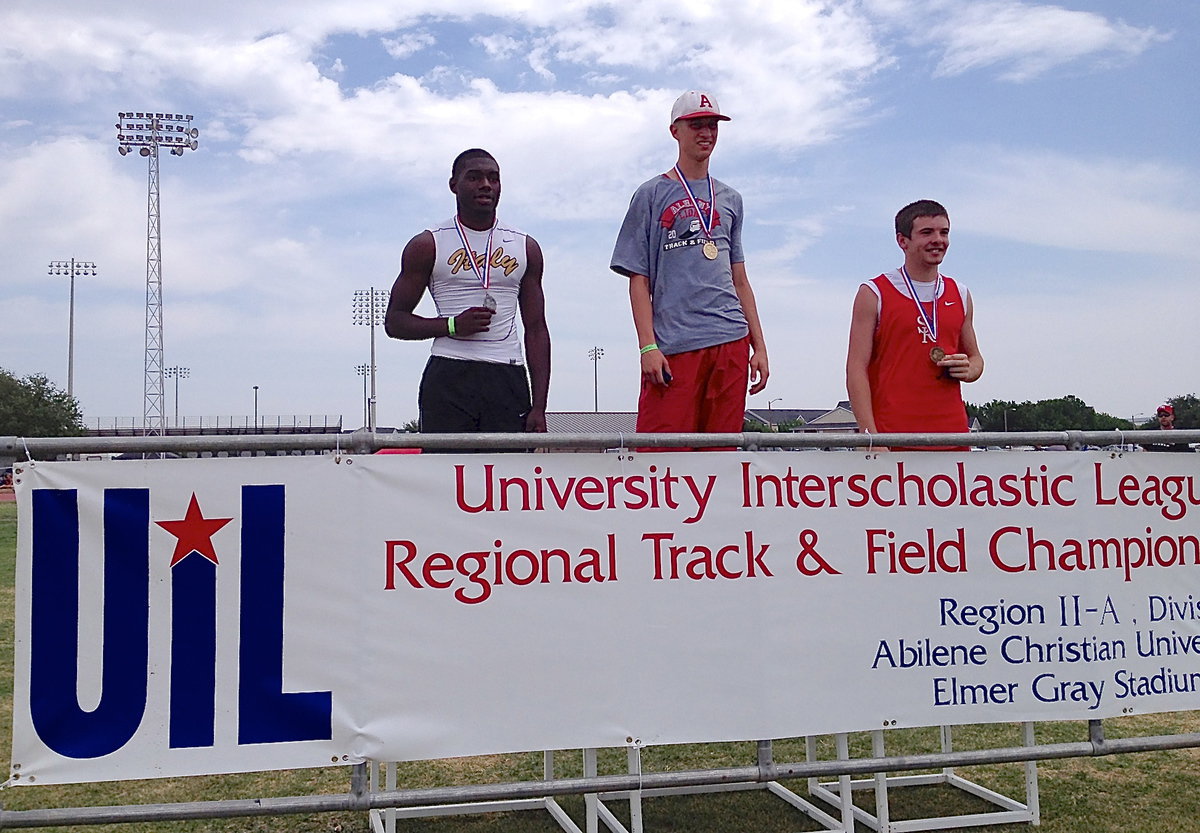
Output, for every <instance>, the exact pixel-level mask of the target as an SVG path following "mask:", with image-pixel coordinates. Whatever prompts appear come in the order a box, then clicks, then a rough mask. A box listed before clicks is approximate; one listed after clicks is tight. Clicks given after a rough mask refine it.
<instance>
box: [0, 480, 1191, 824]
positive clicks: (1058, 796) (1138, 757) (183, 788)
mask: <svg viewBox="0 0 1200 833" xmlns="http://www.w3.org/2000/svg"><path fill="white" fill-rule="evenodd" d="M15 553H16V506H15V504H12V503H0V652H2V653H0V657H2V659H0V756H2V757H3V760H5V761H7V760H8V759H9V745H10V740H11V734H12V730H11V711H12V655H13V654H12V650H13V581H14V563H15ZM1105 731H1106V733H1107V734H1108V736H1109V737H1112V738H1115V737H1132V736H1139V735H1158V734H1171V733H1175V732H1196V731H1200V712H1183V713H1175V714H1164V715H1142V716H1136V717H1129V718H1121V719H1119V720H1109V721H1106V722H1105ZM887 739H888V754H918V753H923V752H933V751H936V750H937V737H936V732H935V731H934V730H930V729H914V730H896V731H891V732H889V733H888V735H887ZM1037 739H1038V741H1039V742H1043V743H1047V742H1048V743H1057V742H1069V741H1083V740H1086V739H1087V726H1086V724H1084V723H1081V722H1074V723H1046V724H1040V725H1039V726H1038V732H1037ZM1018 743H1019V734H1018V732H1017V729H1016V727H1014V726H1012V725H1009V724H999V725H983V726H965V727H961V728H959V729H957V730H956V732H955V744H956V748H962V749H983V748H989V747H997V746H1012V745H1017V744H1018ZM869 751H870V744H869V738H868V737H867V736H866V735H855V736H853V737H852V744H851V753H852V754H853V755H855V756H865V755H867V754H869ZM820 754H821V756H822V757H824V758H830V757H833V756H834V753H833V749H832V746H831V743H830V741H829V739H827V738H823V739H822V741H821V749H820ZM774 757H775V760H776V761H777V762H780V763H787V762H796V761H801V760H803V759H804V744H803V741H802V740H800V739H789V740H782V741H777V742H776V743H775V748H774ZM754 761H755V748H754V744H752V743H722V744H706V745H703V746H668V747H655V748H650V749H647V750H645V751H644V753H643V767H644V770H645V771H646V772H665V771H676V770H681V769H708V768H719V767H729V766H747V765H752V764H753V763H754ZM624 766H625V754H624V751H623V750H611V749H610V750H602V751H601V755H600V771H601V773H603V774H618V773H622V772H624ZM541 767H542V762H541V756H540V754H522V755H493V756H486V757H478V758H462V759H452V760H443V761H424V762H418V763H406V764H401V765H400V768H399V783H400V786H401V788H415V787H432V786H447V785H464V784H480V783H502V782H505V781H510V780H517V779H520V780H535V779H539V778H540V777H541V772H542V769H541ZM1039 772H1040V793H1041V806H1042V825H1041V827H1040V828H1039V829H1040V830H1041V831H1044V833H1151V831H1154V832H1155V833H1157V831H1162V830H1169V831H1172V832H1173V833H1191V831H1200V751H1197V750H1183V751H1172V752H1145V753H1138V754H1132V755H1116V756H1110V757H1105V758H1086V759H1070V760H1061V761H1050V762H1045V763H1043V764H1041V765H1040V766H1039ZM556 774H557V775H558V776H560V777H573V776H578V775H580V774H582V761H581V760H580V755H579V753H578V752H573V753H559V754H558V755H557V756H556ZM959 774H961V775H964V776H966V777H969V778H971V779H972V780H974V781H976V782H978V783H981V784H983V785H985V786H987V787H989V788H991V789H994V790H997V791H999V792H1002V793H1004V794H1006V795H1010V796H1013V797H1018V798H1019V797H1020V796H1022V795H1023V786H1022V784H1023V781H1022V779H1023V770H1022V767H1021V766H1020V765H1017V764H1004V765H991V766H979V767H972V768H969V769H966V768H964V769H960V770H959ZM785 783H786V784H787V785H789V786H790V787H791V788H792V789H794V790H796V791H797V792H800V793H801V794H804V792H805V784H804V781H803V780H794V781H788V782H785ZM348 784H349V771H348V770H347V769H345V768H343V767H331V768H329V769H325V770H321V769H316V770H294V771H282V772H270V773H252V774H246V775H223V776H205V777H195V778H172V779H157V780H148V781H133V782H117V783H103V784H76V785H67V786H47V787H41V786H34V787H20V788H9V789H7V790H5V791H4V792H3V793H2V794H0V799H3V806H4V808H5V809H7V810H23V809H34V808H45V807H76V806H83V805H105V804H122V803H158V802H175V801H202V800H212V799H228V798H253V797H259V796H287V795H309V794H315V793H342V792H345V791H346V790H347V788H348ZM891 798H892V801H891V808H892V809H891V812H892V818H893V819H896V820H899V819H905V818H920V817H926V816H931V815H954V814H961V813H973V812H980V811H984V810H987V809H988V807H987V806H986V805H984V804H983V803H982V802H980V801H979V800H978V799H974V798H972V797H970V796H967V795H964V794H963V793H961V792H960V791H957V790H953V789H950V788H947V787H941V786H930V787H905V788H901V789H894V790H892V791H891ZM855 799H856V801H857V802H858V803H859V804H860V805H861V806H864V807H866V808H868V809H871V808H872V807H873V803H872V799H871V797H870V794H869V793H866V792H860V791H856V792H855ZM560 803H561V804H562V805H563V806H564V808H566V809H567V811H568V812H569V813H571V815H572V817H573V818H574V819H575V820H576V822H577V823H578V824H579V825H580V826H581V827H582V825H583V799H582V798H579V797H574V796H572V797H568V798H564V799H562V800H561V801H560ZM609 806H610V809H612V810H613V812H614V813H615V814H616V815H617V816H618V817H619V818H622V819H623V820H624V821H625V822H626V823H627V822H628V810H627V807H626V805H625V804H624V803H623V802H610V804H609ZM643 814H644V819H645V828H646V830H647V831H648V833H649V832H650V831H653V832H654V833H664V832H665V831H671V832H672V833H674V832H675V831H687V832H688V833H784V831H788V833H797V832H798V831H808V830H817V829H820V828H819V827H818V825H816V824H815V823H814V822H812V821H811V820H810V819H808V818H806V817H805V816H803V815H802V814H800V813H799V812H798V811H796V810H793V809H791V808H790V807H788V806H787V805H786V804H785V803H784V802H782V801H781V800H779V799H777V798H774V797H772V796H770V795H768V794H766V793H764V792H762V791H752V792H738V793H725V794H710V795H702V796H678V797H660V798H653V799H646V800H645V801H644V804H643ZM54 829H60V830H69V829H74V830H79V829H82V828H54ZM86 829H89V830H96V829H99V830H111V831H114V833H116V831H124V833H128V831H131V830H146V829H153V830H155V831H159V830H162V831H167V833H185V832H186V833H192V831H196V832H197V833H201V832H205V833H206V832H207V831H221V832H222V833H231V831H239V833H240V831H272V832H273V833H280V831H282V833H300V831H324V832H325V833H365V832H366V831H368V830H369V829H370V826H369V824H368V823H367V818H366V814H365V813H350V812H345V813H325V814H319V815H305V816H283V817H263V818H243V819H231V820H202V821H192V822H172V823H155V824H140V825H135V826H130V825H125V826H112V825H103V826H100V827H98V828H97V827H90V828H86ZM559 829H560V828H558V826H557V825H556V824H554V822H553V821H552V820H551V819H550V817H549V816H548V815H547V814H545V813H542V812H538V811H523V812H511V813H493V814H478V815H471V816H458V817H449V818H440V819H417V820H407V821H400V822H398V823H397V830H399V831H402V833H500V831H504V833H553V832H554V831H557V830H559ZM859 829H860V830H861V829H865V828H863V827H862V826H861V825H860V826H859ZM963 829H964V830H977V831H981V832H982V833H987V832H988V831H1012V830H1014V829H1017V828H1016V827H1014V826H1013V825H1004V826H989V827H976V828H963Z"/></svg>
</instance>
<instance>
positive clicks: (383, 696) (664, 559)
mask: <svg viewBox="0 0 1200 833" xmlns="http://www.w3.org/2000/svg"><path fill="white" fill-rule="evenodd" d="M21 468H22V469H23V473H22V474H21V476H20V482H19V485H18V501H19V528H18V568H17V569H18V575H17V592H18V596H17V639H16V667H15V678H16V679H15V698H14V699H15V703H14V720H13V723H14V730H13V763H12V774H13V776H14V778H16V779H17V780H16V783H60V782H77V781H93V780H115V779H124V778H146V777H154V776H176V775H187V774H204V773H225V772H239V771H247V770H255V769H280V768H291V767H304V766H321V765H328V764H331V763H346V762H357V761H361V760H364V759H368V758H370V759H376V760H416V759H429V758H442V757H450V756H458V755H471V754H484V753H499V752H514V751H525V750H540V749H561V748H578V747H605V746H622V745H626V744H629V743H640V744H647V745H650V744H666V743H690V742H705V741H725V740H755V739H760V738H773V737H791V736H801V735H809V734H824V733H829V732H841V731H857V730H866V729H872V728H876V727H884V726H888V727H890V726H900V727H903V726H928V725H939V724H955V723H973V722H990V721H1018V720H1060V719H1085V718H1103V717H1110V716H1114V715H1121V714H1129V713H1145V712H1157V711H1170V710H1181V709H1195V708H1198V707H1200V694H1198V691H1200V541H1198V536H1200V524H1198V520H1200V482H1198V481H1200V457H1197V456H1195V455H1182V454H1127V455H1124V456H1121V455H1113V454H1108V453H1098V452H1096V453H1092V452H1078V453H1071V452H1046V453H995V452H992V453H975V454H968V453H964V454H955V453H933V454H928V453H927V454H917V453H890V454H886V453H885V454H879V455H876V456H874V457H871V456H868V455H865V454H858V453H819V452H807V453H757V454H751V453H733V452H730V453H707V454H704V453H697V454H676V453H669V454H604V455H601V454H506V455H430V454H427V455H419V456H412V455H405V456H398V455H380V456H372V457H361V456H355V457H340V458H334V457H323V458H318V457H304V458H295V457H293V458H258V459H210V460H162V461H147V462H126V461H122V462H104V463H96V462H91V463H37V464H32V465H31V464H25V465H23V466H22V467H21Z"/></svg>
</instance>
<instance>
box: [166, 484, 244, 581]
mask: <svg viewBox="0 0 1200 833" xmlns="http://www.w3.org/2000/svg"><path fill="white" fill-rule="evenodd" d="M232 520H233V518H206V517H204V515H203V514H202V513H201V512H200V504H199V503H198V502H197V501H196V493H195V492H192V500H191V502H190V503H188V508H187V514H186V515H184V516H183V520H182V521H155V523H156V524H158V525H159V526H161V527H162V528H163V529H165V530H166V531H167V532H169V533H171V534H172V535H174V536H175V537H176V538H178V539H179V540H178V541H177V542H176V543H175V553H174V555H172V556H171V566H172V567H174V566H175V565H176V564H178V563H179V562H180V561H182V560H183V559H185V558H187V557H188V556H189V555H191V554H192V553H199V554H200V555H202V556H204V557H205V558H207V559H208V560H209V561H211V562H212V563H213V564H216V563H217V553H216V551H215V550H213V545H212V536H213V534H214V533H216V531H217V530H219V529H220V528H221V527H223V526H225V524H227V523H229V522H230V521H232Z"/></svg>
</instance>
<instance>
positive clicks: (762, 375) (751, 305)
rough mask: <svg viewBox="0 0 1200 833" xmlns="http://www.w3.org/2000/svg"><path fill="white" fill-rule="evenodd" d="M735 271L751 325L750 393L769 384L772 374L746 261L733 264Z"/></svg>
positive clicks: (741, 299) (738, 289)
mask: <svg viewBox="0 0 1200 833" xmlns="http://www.w3.org/2000/svg"><path fill="white" fill-rule="evenodd" d="M731 266H732V271H733V289H734V291H735V292H737V296H738V301H740V302H741V304H742V314H743V315H744V316H746V323H747V324H748V325H749V326H750V393H758V392H759V391H761V390H762V389H763V388H765V387H766V386H767V377H768V376H770V375H771V370H770V367H769V366H768V364H767V342H766V340H765V339H764V338H763V332H762V324H761V323H760V322H759V320H758V305H757V304H756V303H755V302H754V290H753V289H752V288H751V286H750V278H749V277H748V276H747V275H746V264H745V263H734V264H731Z"/></svg>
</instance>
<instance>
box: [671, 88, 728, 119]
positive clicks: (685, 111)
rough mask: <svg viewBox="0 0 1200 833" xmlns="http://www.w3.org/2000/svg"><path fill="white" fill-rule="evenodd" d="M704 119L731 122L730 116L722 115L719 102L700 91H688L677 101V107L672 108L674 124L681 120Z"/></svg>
mask: <svg viewBox="0 0 1200 833" xmlns="http://www.w3.org/2000/svg"><path fill="white" fill-rule="evenodd" d="M702 118H716V119H720V120H721V121H729V116H723V115H721V108H720V107H719V106H717V100H716V99H715V98H713V96H712V95H711V94H710V93H706V92H701V91H700V90H688V91H687V92H686V93H684V94H683V95H681V96H679V98H677V99H675V106H674V107H672V108H671V123H672V124H674V123H675V122H676V121H677V120H679V119H702Z"/></svg>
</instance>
